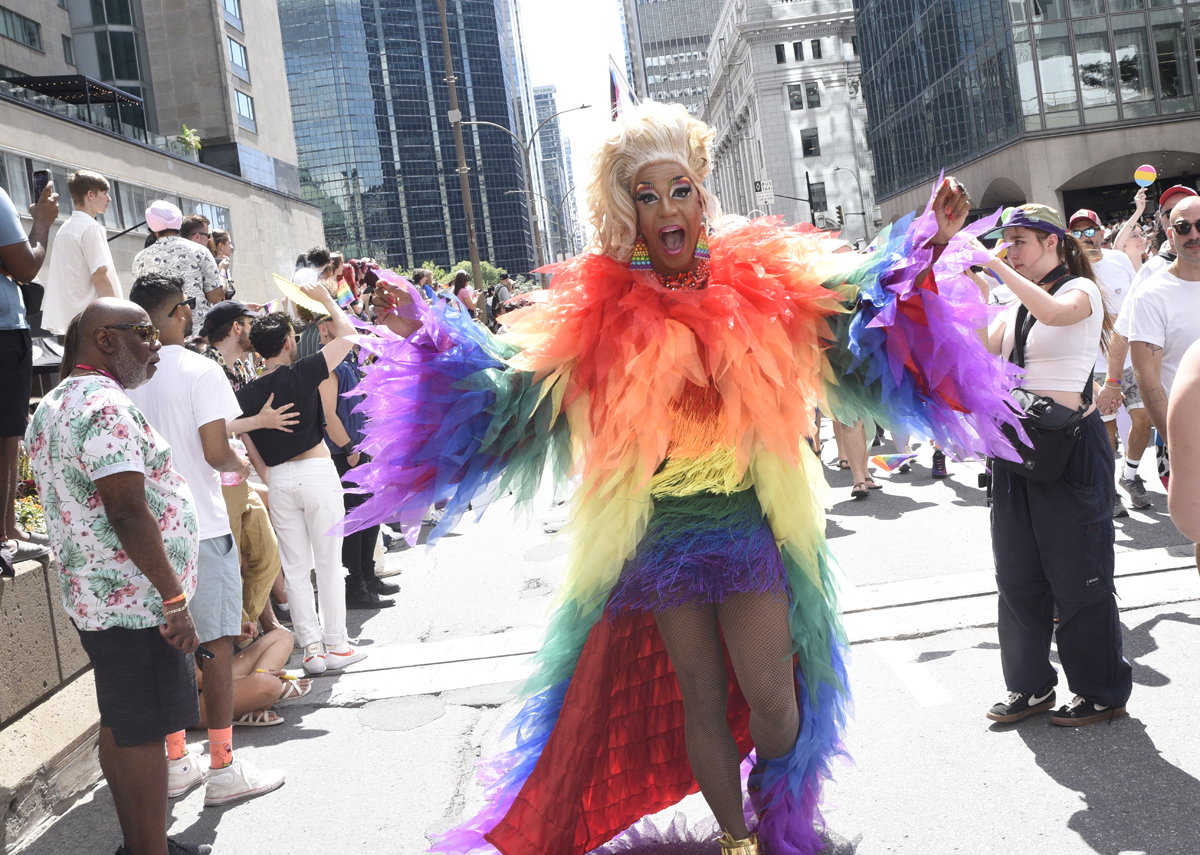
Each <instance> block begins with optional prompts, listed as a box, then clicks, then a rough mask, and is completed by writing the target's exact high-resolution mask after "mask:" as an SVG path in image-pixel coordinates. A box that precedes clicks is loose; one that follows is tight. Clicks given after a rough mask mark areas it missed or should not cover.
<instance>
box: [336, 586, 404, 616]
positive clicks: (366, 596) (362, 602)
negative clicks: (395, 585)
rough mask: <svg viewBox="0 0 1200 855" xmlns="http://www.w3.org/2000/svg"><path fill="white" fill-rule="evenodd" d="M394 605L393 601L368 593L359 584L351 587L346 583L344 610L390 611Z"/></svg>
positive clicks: (371, 592) (372, 592)
mask: <svg viewBox="0 0 1200 855" xmlns="http://www.w3.org/2000/svg"><path fill="white" fill-rule="evenodd" d="M394 605H396V601H395V600H388V599H384V598H383V597H381V596H379V595H378V594H376V593H375V592H374V591H368V590H367V589H366V588H365V587H363V586H362V585H361V584H359V585H358V586H352V585H351V584H350V583H349V582H348V581H347V583H346V608H348V609H351V610H354V609H390V608H391V607H392V606H394Z"/></svg>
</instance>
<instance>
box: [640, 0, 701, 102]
mask: <svg viewBox="0 0 1200 855" xmlns="http://www.w3.org/2000/svg"><path fill="white" fill-rule="evenodd" d="M722 5H723V4H722V2H721V0H652V1H651V0H622V16H623V18H624V23H625V46H626V50H627V51H628V53H629V62H628V65H629V67H630V70H632V72H633V77H632V79H631V80H630V82H631V83H632V84H633V86H634V88H635V89H636V90H637V94H638V96H639V97H642V98H649V99H650V100H651V101H661V102H663V103H676V104H683V105H684V106H685V107H687V108H688V112H689V113H691V114H692V115H693V116H700V114H702V113H703V112H704V101H705V99H706V98H707V96H708V85H709V74H708V48H709V41H710V40H711V39H712V33H713V27H714V25H715V24H716V23H717V16H718V15H719V14H720V13H721V6H722Z"/></svg>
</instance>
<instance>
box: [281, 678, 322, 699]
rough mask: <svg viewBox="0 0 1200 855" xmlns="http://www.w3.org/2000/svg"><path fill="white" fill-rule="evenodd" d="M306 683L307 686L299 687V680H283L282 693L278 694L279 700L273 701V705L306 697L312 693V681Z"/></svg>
mask: <svg viewBox="0 0 1200 855" xmlns="http://www.w3.org/2000/svg"><path fill="white" fill-rule="evenodd" d="M306 682H307V684H308V685H306V686H301V685H300V681H299V680H284V681H283V691H281V692H280V693H279V700H277V701H275V703H279V702H280V701H294V700H296V699H297V698H302V697H304V696H305V695H307V694H308V693H309V692H311V691H312V689H313V684H312V680H306Z"/></svg>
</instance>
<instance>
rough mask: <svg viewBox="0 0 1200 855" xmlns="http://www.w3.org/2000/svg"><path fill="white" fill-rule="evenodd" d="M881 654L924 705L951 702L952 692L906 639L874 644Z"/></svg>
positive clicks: (934, 705)
mask: <svg viewBox="0 0 1200 855" xmlns="http://www.w3.org/2000/svg"><path fill="white" fill-rule="evenodd" d="M873 647H874V648H875V650H876V651H878V653H879V656H880V657H881V658H882V659H883V661H884V662H886V663H887V664H888V665H890V666H891V668H892V670H893V671H895V672H896V676H897V677H899V678H900V682H902V683H903V684H904V687H905V688H906V689H908V691H909V692H910V693H911V694H912V696H913V698H914V699H915V700H916V702H917V703H918V704H919V705H921V706H923V707H936V706H941V705H942V704H948V703H950V700H951V698H950V692H948V691H947V690H946V688H945V687H944V686H943V685H942V684H941V683H939V682H938V681H937V678H936V677H934V676H933V674H932V673H930V671H929V669H928V668H926V667H925V666H924V665H922V664H920V663H919V662H917V652H916V651H915V650H913V647H912V645H911V644H909V643H908V642H906V641H881V642H879V643H878V644H875V645H873Z"/></svg>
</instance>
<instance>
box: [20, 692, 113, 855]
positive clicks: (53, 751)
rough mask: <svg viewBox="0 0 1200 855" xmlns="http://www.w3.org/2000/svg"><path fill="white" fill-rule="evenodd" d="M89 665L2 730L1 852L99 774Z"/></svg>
mask: <svg viewBox="0 0 1200 855" xmlns="http://www.w3.org/2000/svg"><path fill="white" fill-rule="evenodd" d="M99 730H100V712H99V710H97V709H96V686H95V681H94V680H93V677H92V673H91V672H90V671H88V672H86V673H84V674H83V675H82V676H80V677H79V678H78V679H76V680H74V681H73V682H71V683H69V684H67V685H66V686H64V687H63V688H62V690H61V691H59V692H58V693H56V694H55V695H53V696H51V697H50V698H48V699H47V700H46V701H44V702H43V703H41V704H39V705H38V706H36V707H35V708H34V709H32V710H30V711H29V712H27V713H26V714H25V715H23V716H21V717H20V718H19V719H17V720H15V721H13V722H12V723H11V724H9V725H8V726H7V727H5V728H4V730H2V731H0V852H5V853H8V852H14V851H16V850H17V849H18V848H20V847H21V846H22V845H23V844H24V843H27V842H28V841H30V840H31V839H33V838H34V837H36V836H37V834H38V833H39V831H40V830H41V829H42V827H43V826H44V825H45V824H46V823H48V822H50V821H52V820H54V819H55V818H56V817H59V816H61V815H62V814H63V813H65V812H66V810H67V809H68V808H70V807H71V805H72V804H74V802H75V800H76V799H78V798H79V797H80V796H81V795H83V794H84V793H85V792H87V790H89V789H90V788H91V787H92V786H93V785H94V784H95V783H96V781H98V780H99V779H100V761H99V759H98V757H97V754H96V739H97V734H98V733H99Z"/></svg>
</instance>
